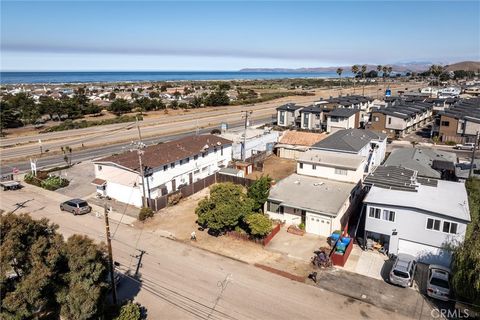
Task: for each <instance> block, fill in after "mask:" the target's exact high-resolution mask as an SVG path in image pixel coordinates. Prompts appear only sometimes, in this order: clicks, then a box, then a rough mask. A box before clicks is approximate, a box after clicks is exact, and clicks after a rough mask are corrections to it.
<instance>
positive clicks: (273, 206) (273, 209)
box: [267, 201, 280, 213]
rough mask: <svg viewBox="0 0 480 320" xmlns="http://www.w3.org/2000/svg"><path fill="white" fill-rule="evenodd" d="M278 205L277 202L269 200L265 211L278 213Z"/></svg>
mask: <svg viewBox="0 0 480 320" xmlns="http://www.w3.org/2000/svg"><path fill="white" fill-rule="evenodd" d="M279 207H280V204H279V203H275V202H271V201H268V202H267V211H270V212H277V213H278V212H279V211H280V210H279Z"/></svg>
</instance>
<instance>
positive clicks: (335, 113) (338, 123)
mask: <svg viewBox="0 0 480 320" xmlns="http://www.w3.org/2000/svg"><path fill="white" fill-rule="evenodd" d="M358 128H360V109H346V108H337V109H335V110H332V111H330V112H329V113H328V114H327V132H335V131H338V130H342V129H358Z"/></svg>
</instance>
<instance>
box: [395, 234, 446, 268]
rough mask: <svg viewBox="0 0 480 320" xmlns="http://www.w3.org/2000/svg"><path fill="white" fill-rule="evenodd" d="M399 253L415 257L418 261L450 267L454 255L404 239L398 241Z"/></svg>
mask: <svg viewBox="0 0 480 320" xmlns="http://www.w3.org/2000/svg"><path fill="white" fill-rule="evenodd" d="M398 252H399V253H408V254H411V255H412V256H415V257H416V258H417V259H418V261H420V262H424V263H430V264H440V265H444V266H446V267H449V266H450V261H451V259H452V254H451V253H450V252H448V251H447V250H445V249H442V248H437V247H433V246H428V245H424V244H420V243H417V242H412V241H408V240H404V239H399V241H398Z"/></svg>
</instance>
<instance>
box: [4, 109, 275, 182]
mask: <svg viewBox="0 0 480 320" xmlns="http://www.w3.org/2000/svg"><path fill="white" fill-rule="evenodd" d="M269 121H271V117H266V118H260V119H255V120H253V122H252V123H251V124H252V125H258V124H263V123H266V122H269ZM242 127H243V120H241V121H236V122H233V123H230V124H229V129H238V128H242ZM213 128H218V125H213V126H209V127H207V128H203V129H199V130H198V133H199V134H204V133H209V132H210V131H211V130H212V129H213ZM135 133H136V134H137V135H136V136H134V137H133V138H132V140H135V141H137V140H138V131H137V130H135ZM196 133H197V130H196V129H194V130H188V131H184V132H182V133H176V134H169V135H163V136H154V137H150V138H143V137H142V141H143V142H144V143H145V144H146V145H147V146H148V145H153V144H157V143H159V142H165V141H169V140H174V139H178V138H181V137H185V136H188V135H192V134H196ZM119 134H121V133H119ZM130 148H131V142H122V143H113V144H107V145H103V146H97V147H95V148H91V149H80V150H75V149H74V151H73V152H72V157H71V159H72V163H78V162H82V161H87V160H91V159H96V158H100V157H105V156H109V155H112V154H115V153H121V152H124V151H127V150H129V149H130ZM35 159H37V168H39V169H40V168H52V167H55V166H62V165H65V161H64V160H63V155H62V154H57V155H53V156H47V155H46V154H44V155H43V156H42V157H39V154H38V152H37V157H35ZM13 168H17V169H18V170H20V172H25V171H29V170H30V160H18V161H16V162H12V163H9V164H5V162H4V161H3V155H2V167H1V169H0V170H1V171H0V172H1V174H2V175H5V174H11V173H12V170H13Z"/></svg>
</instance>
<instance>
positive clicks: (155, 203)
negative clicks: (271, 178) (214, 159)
mask: <svg viewBox="0 0 480 320" xmlns="http://www.w3.org/2000/svg"><path fill="white" fill-rule="evenodd" d="M254 181H255V180H252V179H247V178H242V177H235V176H229V175H224V174H220V173H218V172H217V173H214V174H212V175H209V176H207V177H205V178H204V179H201V180H198V181H196V182H194V183H192V184H189V185H186V186H183V187H181V188H179V189H178V190H176V191H174V192H171V193H169V194H166V195H164V196H159V197H157V198H155V199H148V201H147V203H148V206H149V208H151V209H152V210H153V211H158V210H161V209H163V208H165V207H167V206H168V205H169V204H170V203H172V201H174V200H175V199H178V198H179V197H181V198H186V197H189V196H191V195H192V194H195V193H197V192H199V191H201V190H203V189H205V188H208V187H209V186H211V185H212V184H214V183H221V182H232V183H234V184H240V185H242V186H244V187H249V186H251V185H252V183H253V182H254ZM180 195H181V196H180Z"/></svg>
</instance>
